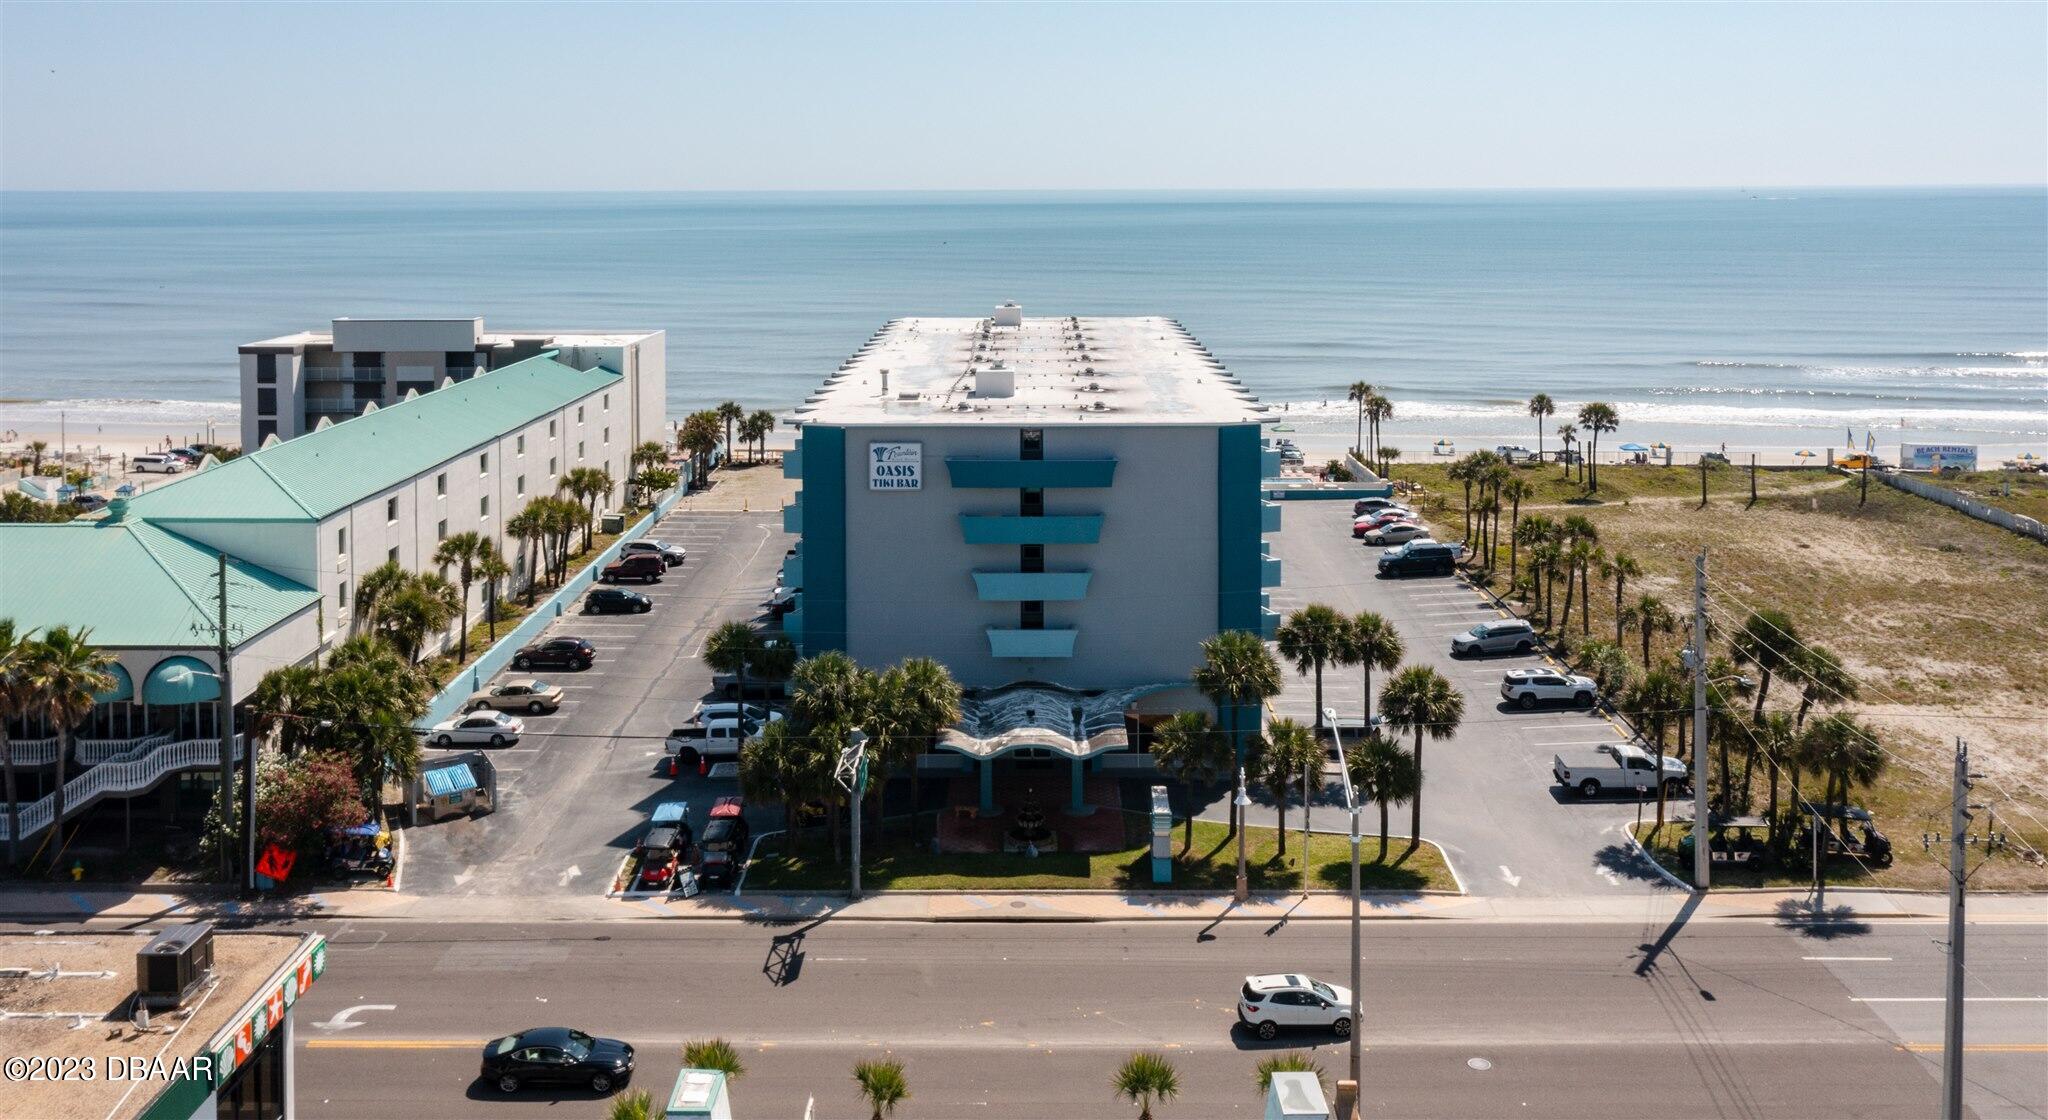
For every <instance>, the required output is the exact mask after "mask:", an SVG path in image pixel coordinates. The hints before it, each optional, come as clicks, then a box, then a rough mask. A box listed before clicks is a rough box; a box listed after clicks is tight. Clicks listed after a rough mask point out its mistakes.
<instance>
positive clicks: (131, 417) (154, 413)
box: [0, 397, 242, 431]
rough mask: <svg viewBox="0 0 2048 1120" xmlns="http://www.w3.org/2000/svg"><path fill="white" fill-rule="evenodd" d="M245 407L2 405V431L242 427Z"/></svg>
mask: <svg viewBox="0 0 2048 1120" xmlns="http://www.w3.org/2000/svg"><path fill="white" fill-rule="evenodd" d="M241 415H242V406H241V405H240V404H239V403H238V402H235V401H183V400H153V399H150V398H147V397H79V398H70V399H64V400H52V401H8V402H5V403H0V427H8V428H23V427H38V426H41V425H45V424H49V425H54V424H56V423H58V422H59V421H60V420H62V421H63V422H64V423H66V424H67V425H71V426H74V427H75V428H76V429H77V430H79V431H83V430H84V426H85V425H88V424H95V425H96V424H132V425H162V424H169V425H174V426H176V425H189V424H203V423H206V422H207V421H209V420H210V421H212V422H213V423H215V424H216V425H222V426H230V425H239V424H240V423H241Z"/></svg>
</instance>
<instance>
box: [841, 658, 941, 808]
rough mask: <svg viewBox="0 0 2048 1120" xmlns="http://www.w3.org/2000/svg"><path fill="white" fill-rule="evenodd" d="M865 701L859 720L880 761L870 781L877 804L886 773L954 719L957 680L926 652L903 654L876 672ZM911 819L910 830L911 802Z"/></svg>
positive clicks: (910, 760) (908, 763)
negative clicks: (879, 776) (864, 719)
mask: <svg viewBox="0 0 2048 1120" xmlns="http://www.w3.org/2000/svg"><path fill="white" fill-rule="evenodd" d="M869 707H870V710H869V713H868V717H867V723H866V724H865V725H864V726H865V729H866V731H867V733H868V738H869V752H870V757H873V758H876V759H877V760H878V761H879V764H880V769H881V772H882V780H881V781H879V782H876V783H875V784H874V785H873V787H871V788H872V789H873V791H874V795H875V800H876V802H877V803H878V805H879V802H880V801H881V797H882V790H883V789H884V788H885V787H886V785H887V784H888V776H889V774H890V773H891V772H893V771H896V770H902V769H907V768H910V767H913V766H915V765H916V764H917V756H918V755H920V754H923V753H924V752H925V751H927V750H929V749H931V745H932V744H933V743H934V742H936V741H937V740H938V737H939V732H941V731H943V730H945V728H946V727H947V726H949V725H951V724H953V723H956V722H958V721H959V719H960V684H959V682H958V681H955V680H954V679H953V674H952V673H951V672H949V671H948V670H947V669H946V667H945V666H944V665H942V664H940V663H939V662H937V661H935V660H933V659H931V658H929V657H910V658H905V659H904V660H903V661H902V662H900V663H899V664H896V665H892V666H890V667H889V668H888V669H887V670H885V671H884V672H883V673H882V674H881V675H880V676H879V677H877V678H876V680H875V684H874V688H873V691H872V692H871V693H870V699H869ZM910 825H911V831H912V833H913V834H914V833H915V832H916V830H917V815H916V812H915V809H914V808H913V811H912V814H911V819H910ZM885 827H886V825H885Z"/></svg>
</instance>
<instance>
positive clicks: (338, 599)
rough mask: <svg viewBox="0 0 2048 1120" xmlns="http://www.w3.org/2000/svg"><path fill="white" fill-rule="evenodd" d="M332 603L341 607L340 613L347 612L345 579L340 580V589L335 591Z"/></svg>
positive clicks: (346, 585) (346, 584)
mask: <svg viewBox="0 0 2048 1120" xmlns="http://www.w3.org/2000/svg"><path fill="white" fill-rule="evenodd" d="M334 605H335V606H337V607H340V608H341V613H342V614H347V613H348V581H347V580H342V581H341V590H340V591H339V592H337V593H336V595H335V597H334Z"/></svg>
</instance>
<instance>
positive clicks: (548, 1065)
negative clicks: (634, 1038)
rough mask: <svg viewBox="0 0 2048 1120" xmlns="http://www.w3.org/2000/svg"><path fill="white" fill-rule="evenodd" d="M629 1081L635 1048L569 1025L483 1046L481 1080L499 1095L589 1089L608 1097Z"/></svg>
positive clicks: (524, 1033) (516, 1036) (537, 1029)
mask: <svg viewBox="0 0 2048 1120" xmlns="http://www.w3.org/2000/svg"><path fill="white" fill-rule="evenodd" d="M632 1077H633V1048H632V1047H631V1046H628V1045H627V1044H625V1043H623V1042H620V1041H619V1040H618V1039H615V1038H594V1037H592V1036H590V1035H587V1034H584V1033H583V1032H582V1031H577V1030H570V1029H569V1028H567V1027H536V1028H534V1029H533V1030H528V1031H520V1032H519V1033H518V1034H508V1035H506V1036H505V1037H503V1038H499V1039H493V1040H492V1041H490V1042H487V1043H485V1044H484V1069H483V1079H484V1080H485V1081H487V1082H490V1083H491V1084H492V1085H495V1086H497V1087H498V1090H499V1091H500V1092H504V1093H516V1092H518V1091H519V1090H520V1089H521V1088H522V1087H524V1086H527V1085H587V1086H589V1087H590V1088H591V1089H592V1090H593V1091H595V1092H599V1093H609V1092H611V1091H612V1090H613V1089H616V1088H618V1087H619V1086H621V1085H624V1084H625V1083H626V1082H627V1081H629V1080H631V1079H632Z"/></svg>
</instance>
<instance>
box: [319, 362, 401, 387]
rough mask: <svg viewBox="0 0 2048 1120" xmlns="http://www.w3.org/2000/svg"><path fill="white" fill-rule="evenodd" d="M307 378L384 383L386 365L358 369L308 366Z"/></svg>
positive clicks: (369, 383)
mask: <svg viewBox="0 0 2048 1120" xmlns="http://www.w3.org/2000/svg"><path fill="white" fill-rule="evenodd" d="M306 380H307V381H318V382H340V383H343V384H353V385H382V384H383V383H384V367H382V366H374V367H368V366H366V367H363V368H361V369H357V368H353V367H348V366H307V367H306Z"/></svg>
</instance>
